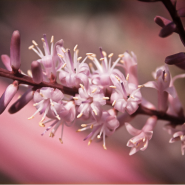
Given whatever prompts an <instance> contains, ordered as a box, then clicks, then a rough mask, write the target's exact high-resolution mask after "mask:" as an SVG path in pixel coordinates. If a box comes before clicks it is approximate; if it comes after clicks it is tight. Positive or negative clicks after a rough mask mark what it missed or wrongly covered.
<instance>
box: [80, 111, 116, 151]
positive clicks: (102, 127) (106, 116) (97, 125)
mask: <svg viewBox="0 0 185 185" xmlns="http://www.w3.org/2000/svg"><path fill="white" fill-rule="evenodd" d="M81 126H82V127H84V128H82V129H79V130H78V131H84V130H88V129H92V132H91V133H90V134H89V135H88V136H87V137H86V138H85V139H84V141H85V140H86V139H90V140H89V142H88V145H90V144H91V142H92V140H93V139H94V138H95V137H96V136H97V138H98V139H100V138H101V137H103V148H104V149H105V150H106V149H107V147H106V144H105V136H110V135H112V134H113V133H114V132H115V130H116V128H118V127H119V121H118V120H117V117H116V113H115V110H113V109H110V110H109V111H103V113H102V116H101V118H100V119H99V120H94V121H93V122H91V123H88V124H82V125H81ZM102 135H103V136H102Z"/></svg>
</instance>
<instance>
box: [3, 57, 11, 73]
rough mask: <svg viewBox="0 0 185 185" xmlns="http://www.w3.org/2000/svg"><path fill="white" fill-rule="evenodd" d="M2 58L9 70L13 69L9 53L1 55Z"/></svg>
mask: <svg viewBox="0 0 185 185" xmlns="http://www.w3.org/2000/svg"><path fill="white" fill-rule="evenodd" d="M1 60H2V62H3V64H4V66H5V67H6V69H7V70H8V71H12V68H11V65H10V57H9V56H8V55H1Z"/></svg>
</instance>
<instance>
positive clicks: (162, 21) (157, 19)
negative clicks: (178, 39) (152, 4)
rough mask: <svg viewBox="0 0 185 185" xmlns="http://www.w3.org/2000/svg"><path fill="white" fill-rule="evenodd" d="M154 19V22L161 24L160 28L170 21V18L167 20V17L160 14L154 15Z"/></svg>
mask: <svg viewBox="0 0 185 185" xmlns="http://www.w3.org/2000/svg"><path fill="white" fill-rule="evenodd" d="M154 21H155V23H156V24H158V25H159V26H161V27H162V28H163V27H164V26H166V25H168V24H169V23H171V21H170V20H168V19H166V18H164V17H162V16H156V17H155V18H154Z"/></svg>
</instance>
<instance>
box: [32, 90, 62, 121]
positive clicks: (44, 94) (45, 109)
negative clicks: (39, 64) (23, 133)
mask: <svg viewBox="0 0 185 185" xmlns="http://www.w3.org/2000/svg"><path fill="white" fill-rule="evenodd" d="M63 97H64V95H63V93H62V92H61V91H60V90H58V89H53V88H49V87H43V88H41V89H40V90H37V91H35V93H34V97H33V100H34V102H35V104H34V106H35V107H36V108H37V111H36V112H35V113H34V114H33V115H32V116H31V117H29V118H28V119H32V118H33V117H34V116H35V115H36V114H37V113H38V112H40V114H42V113H44V115H43V117H42V119H41V122H40V123H41V124H42V122H43V121H44V119H45V118H46V116H48V117H49V116H50V117H51V116H54V117H56V118H57V119H58V120H60V116H59V114H58V112H59V111H61V110H63V102H62V99H63Z"/></svg>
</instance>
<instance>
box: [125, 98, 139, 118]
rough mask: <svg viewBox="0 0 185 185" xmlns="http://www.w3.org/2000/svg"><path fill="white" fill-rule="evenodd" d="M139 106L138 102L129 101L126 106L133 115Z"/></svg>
mask: <svg viewBox="0 0 185 185" xmlns="http://www.w3.org/2000/svg"><path fill="white" fill-rule="evenodd" d="M138 107H139V105H138V103H137V102H134V101H128V102H127V106H126V111H127V112H128V113H129V114H130V115H131V114H133V113H134V112H135V111H136V110H137V109H138Z"/></svg>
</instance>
